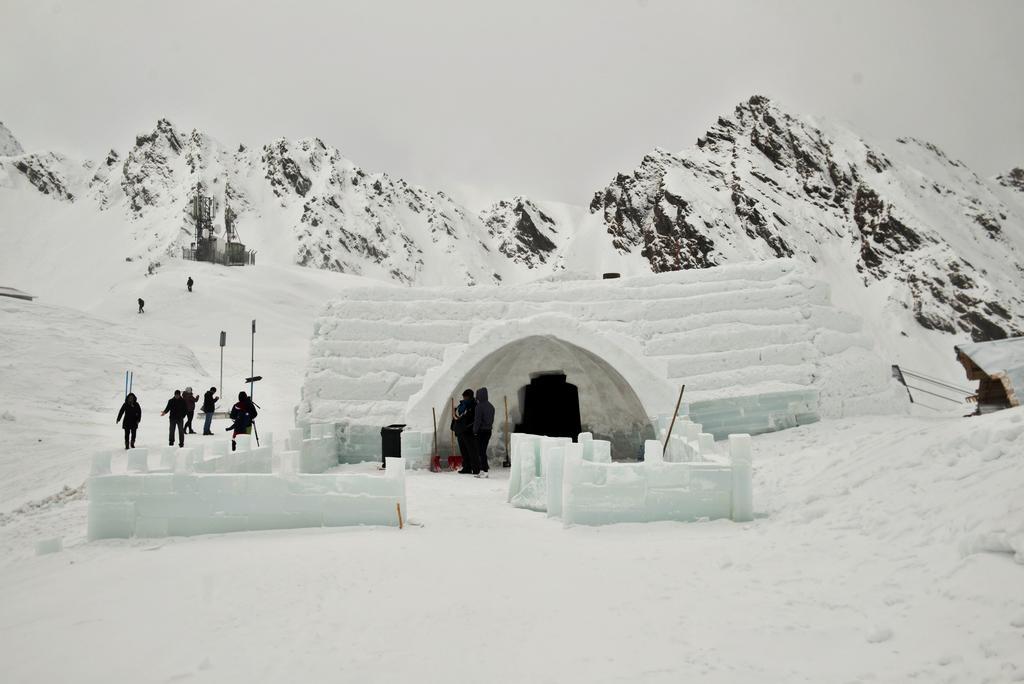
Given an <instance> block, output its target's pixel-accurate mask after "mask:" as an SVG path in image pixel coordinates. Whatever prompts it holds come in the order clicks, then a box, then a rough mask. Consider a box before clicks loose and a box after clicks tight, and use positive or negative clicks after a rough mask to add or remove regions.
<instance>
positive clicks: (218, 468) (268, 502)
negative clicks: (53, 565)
mask: <svg viewBox="0 0 1024 684" xmlns="http://www.w3.org/2000/svg"><path fill="white" fill-rule="evenodd" d="M337 441H338V440H337V437H336V431H335V426H334V425H331V424H319V423H318V424H314V425H312V426H310V429H309V435H308V436H306V435H305V434H304V432H303V430H301V429H296V430H292V431H291V432H290V433H289V435H288V439H287V442H286V443H285V444H284V445H283V446H286V447H288V448H286V449H283V450H278V449H275V446H280V445H281V444H279V443H275V441H274V438H273V435H270V434H266V435H264V436H263V441H262V443H263V445H264V446H255V442H254V439H253V437H252V436H249V435H240V436H239V437H237V438H236V442H237V450H236V451H234V452H232V451H230V442H229V441H224V442H214V443H208V444H206V446H207V449H206V450H205V452H204V450H203V448H202V447H199V448H187V449H179V448H177V447H161V448H158V449H152V450H150V449H144V448H143V449H131V450H129V451H121V450H116V451H107V452H102V453H99V454H96V455H95V456H94V457H93V462H92V474H91V476H90V478H89V481H88V496H89V514H88V515H89V523H88V525H89V527H88V535H89V538H90V539H104V538H108V537H132V536H137V537H159V536H168V535H193V534H211V533H219V532H234V531H241V530H262V529H281V528H288V527H319V526H322V525H323V526H337V525H396V524H398V516H397V509H396V505H398V504H400V505H401V506H402V510H403V515H404V514H405V513H404V511H405V510H406V499H405V469H404V467H403V466H404V464H403V463H402V462H401V461H397V467H394V468H393V469H389V470H388V471H387V473H386V474H382V475H375V474H348V475H332V474H314V473H322V472H323V471H325V470H327V469H329V468H331V467H332V466H334V465H337V462H338V459H337ZM254 447H255V448H254ZM115 454H116V455H118V457H120V456H121V455H122V454H123V455H124V456H125V458H126V463H125V470H124V472H123V473H117V474H114V473H113V472H112V466H111V464H112V460H113V458H112V457H113V456H114V455H115ZM393 460H394V459H393Z"/></svg>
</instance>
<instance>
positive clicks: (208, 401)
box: [202, 387, 220, 435]
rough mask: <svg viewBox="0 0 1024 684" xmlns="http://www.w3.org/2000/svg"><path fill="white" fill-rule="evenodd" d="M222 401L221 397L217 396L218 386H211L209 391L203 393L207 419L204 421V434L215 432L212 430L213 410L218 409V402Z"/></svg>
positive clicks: (204, 410)
mask: <svg viewBox="0 0 1024 684" xmlns="http://www.w3.org/2000/svg"><path fill="white" fill-rule="evenodd" d="M218 401H220V397H218V396H217V388H216V387H211V388H210V391H209V392H205V393H203V407H202V408H203V414H204V415H205V417H206V419H205V421H204V422H203V434H204V435H212V434H213V432H212V431H211V430H210V423H212V422H213V412H214V411H216V410H217V402H218Z"/></svg>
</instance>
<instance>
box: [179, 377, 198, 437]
mask: <svg viewBox="0 0 1024 684" xmlns="http://www.w3.org/2000/svg"><path fill="white" fill-rule="evenodd" d="M181 398H182V399H184V400H185V432H186V433H187V434H190V435H194V434H196V431H195V430H193V429H192V419H193V418H194V417H195V415H196V402H197V401H199V399H198V398H197V397H196V395H194V394H192V388H191V387H186V388H185V392H184V394H182V395H181Z"/></svg>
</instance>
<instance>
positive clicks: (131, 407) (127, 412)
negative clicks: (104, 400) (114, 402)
mask: <svg viewBox="0 0 1024 684" xmlns="http://www.w3.org/2000/svg"><path fill="white" fill-rule="evenodd" d="M121 416H124V422H123V423H121V427H123V428H124V429H125V430H131V429H133V428H138V427H139V423H141V422H142V407H141V406H139V402H137V401H136V402H135V403H133V404H129V403H128V402H127V401H126V402H124V403H123V404H121V410H120V411H118V412H117V420H116V421H115V422H120V421H121Z"/></svg>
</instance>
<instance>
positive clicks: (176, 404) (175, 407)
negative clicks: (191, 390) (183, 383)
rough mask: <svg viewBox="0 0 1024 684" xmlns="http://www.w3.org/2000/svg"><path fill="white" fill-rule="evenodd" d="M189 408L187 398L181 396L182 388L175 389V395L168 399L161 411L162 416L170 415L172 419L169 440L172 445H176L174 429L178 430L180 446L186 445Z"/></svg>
mask: <svg viewBox="0 0 1024 684" xmlns="http://www.w3.org/2000/svg"><path fill="white" fill-rule="evenodd" d="M186 412H187V408H186V407H185V400H184V399H182V397H181V390H174V396H173V397H171V398H170V399H168V400H167V406H165V407H164V410H163V411H161V412H160V415H161V416H168V420H169V421H170V431H169V432H168V436H167V440H168V443H169V444H170V445H171V446H174V430H175V429H177V430H178V446H179V447H183V446H185V425H184V423H185V413H186Z"/></svg>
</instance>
